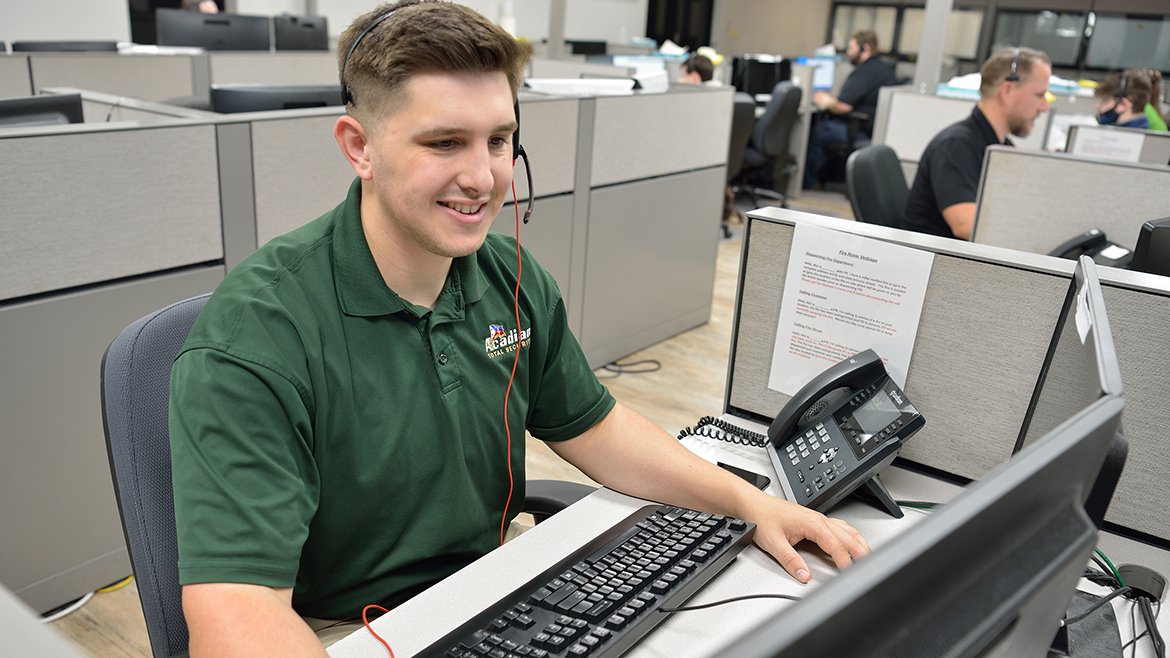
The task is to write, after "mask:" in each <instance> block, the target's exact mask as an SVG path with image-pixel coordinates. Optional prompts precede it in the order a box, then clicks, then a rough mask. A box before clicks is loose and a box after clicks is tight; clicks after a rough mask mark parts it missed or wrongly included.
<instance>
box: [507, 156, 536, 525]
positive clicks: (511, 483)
mask: <svg viewBox="0 0 1170 658" xmlns="http://www.w3.org/2000/svg"><path fill="white" fill-rule="evenodd" d="M515 163H516V161H515V160H513V161H512V164H515ZM527 164H528V163H527V162H525V166H527ZM528 193H529V194H532V192H531V190H530V191H529V192H528ZM512 206H513V208H514V209H515V210H516V291H515V293H514V295H513V299H514V300H515V306H514V308H515V310H516V356H515V357H514V358H513V359H512V374H511V375H509V376H508V388H507V390H506V391H505V392H504V433H505V434H506V435H507V437H508V451H507V453H506V455H505V456H506V457H507V460H508V500H507V501H506V502H505V503H504V515H503V517H501V518H500V546H503V545H504V529H505V527H506V526H507V524H508V507H509V506H510V505H511V504H512V490H513V489H514V488H515V486H516V482H515V479H514V478H513V475H512V427H511V426H510V425H509V424H508V399H509V398H511V397H512V382H513V381H514V380H515V379H516V365H517V364H518V363H520V346H521V345H522V344H524V340H523V335H524V333H523V330H522V329H521V328H520V275H521V273H523V272H524V263H523V261H522V259H521V257H520V201H519V200H518V199H517V198H516V179H515V178H514V177H513V178H512Z"/></svg>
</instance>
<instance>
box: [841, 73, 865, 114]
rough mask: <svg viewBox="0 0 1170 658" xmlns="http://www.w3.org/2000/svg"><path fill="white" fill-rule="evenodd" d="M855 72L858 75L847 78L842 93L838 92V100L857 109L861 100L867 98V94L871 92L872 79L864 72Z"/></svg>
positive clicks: (842, 86)
mask: <svg viewBox="0 0 1170 658" xmlns="http://www.w3.org/2000/svg"><path fill="white" fill-rule="evenodd" d="M854 73H855V74H856V75H850V76H849V77H848V78H845V83H844V84H842V85H841V93H839V94H837V100H839V101H841V102H842V103H848V104H850V105H852V106H853V109H854V110H856V109H857V108H858V106H859V105H860V104H861V101H863V100H865V97H866V95H868V94H869V91H870V87H871V86H872V80H871V78H870V77H869V76H866V75H865V74H864V72H861V73H858V72H857V71H854Z"/></svg>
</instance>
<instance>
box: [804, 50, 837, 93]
mask: <svg viewBox="0 0 1170 658" xmlns="http://www.w3.org/2000/svg"><path fill="white" fill-rule="evenodd" d="M796 63H797V64H804V65H805V66H811V67H813V79H812V86H813V89H819V90H821V91H832V90H833V84H834V83H836V81H837V79H836V75H837V60H836V59H833V58H832V57H798V58H796Z"/></svg>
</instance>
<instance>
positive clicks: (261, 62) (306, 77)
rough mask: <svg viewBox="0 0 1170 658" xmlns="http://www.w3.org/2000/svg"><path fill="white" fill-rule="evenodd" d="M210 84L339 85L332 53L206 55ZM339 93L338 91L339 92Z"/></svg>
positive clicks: (322, 51)
mask: <svg viewBox="0 0 1170 658" xmlns="http://www.w3.org/2000/svg"><path fill="white" fill-rule="evenodd" d="M207 58H208V62H209V70H210V82H211V84H216V85H219V84H252V83H264V84H339V83H338V75H337V53H335V52H332V51H325V50H319V51H304V52H297V51H274V52H273V51H258V52H244V51H234V52H224V51H219V52H209V53H208V54H207ZM339 93H340V92H339Z"/></svg>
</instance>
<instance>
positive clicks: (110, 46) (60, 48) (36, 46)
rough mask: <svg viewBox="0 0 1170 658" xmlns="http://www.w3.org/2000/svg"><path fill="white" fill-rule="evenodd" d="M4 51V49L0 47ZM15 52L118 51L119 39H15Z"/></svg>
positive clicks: (13, 43)
mask: <svg viewBox="0 0 1170 658" xmlns="http://www.w3.org/2000/svg"><path fill="white" fill-rule="evenodd" d="M0 52H2V49H0ZM12 52H14V53H33V52H49V53H93V52H105V53H116V52H118V42H117V41H13V42H12Z"/></svg>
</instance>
